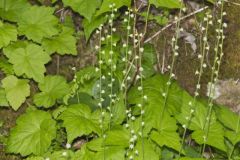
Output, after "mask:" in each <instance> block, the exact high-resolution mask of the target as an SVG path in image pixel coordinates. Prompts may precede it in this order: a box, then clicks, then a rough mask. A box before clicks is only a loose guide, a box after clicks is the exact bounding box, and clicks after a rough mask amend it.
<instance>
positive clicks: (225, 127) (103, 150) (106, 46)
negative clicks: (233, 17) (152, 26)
mask: <svg viewBox="0 0 240 160" xmlns="http://www.w3.org/2000/svg"><path fill="white" fill-rule="evenodd" d="M208 2H210V3H212V6H214V7H216V15H214V16H213V13H212V11H211V10H210V9H209V10H206V11H205V10H202V11H203V12H204V14H203V17H201V16H200V17H199V19H200V21H201V23H200V26H199V32H200V37H199V41H200V43H199V52H198V54H197V55H195V58H196V59H197V60H198V63H199V66H198V67H197V68H198V69H197V70H196V72H195V76H196V79H197V81H196V84H195V92H194V94H193V96H191V95H190V94H189V93H188V92H186V91H185V90H184V89H182V88H181V87H180V85H179V84H178V83H177V81H176V80H175V79H176V75H175V74H176V73H175V68H176V63H177V62H178V60H179V59H181V54H182V53H181V47H182V46H181V44H180V33H181V32H183V31H184V28H183V27H182V22H183V21H184V20H185V18H184V17H185V16H186V14H187V13H188V9H187V5H186V4H185V3H184V2H183V1H177V0H162V1H154V0H149V2H148V3H146V6H145V8H141V7H139V5H136V1H133V2H132V1H130V0H122V1H114V0H103V1H95V0H91V1H84V0H76V1H71V0H63V1H62V2H59V1H56V0H55V1H52V3H51V5H50V6H49V7H46V6H44V5H32V4H30V3H29V2H27V1H26V0H19V1H14V0H8V1H5V0H0V17H1V18H2V21H1V24H0V28H1V31H0V34H1V35H2V36H3V39H2V41H0V47H1V49H2V52H3V55H2V56H3V62H1V63H0V68H1V70H2V71H3V72H4V73H5V77H4V78H3V79H2V81H1V88H0V103H1V105H3V106H6V107H7V106H8V107H12V108H13V109H14V110H18V109H19V107H21V105H22V104H25V101H26V104H28V107H27V109H26V111H25V113H23V114H22V115H20V116H19V118H18V119H17V121H16V125H15V126H14V127H13V128H12V129H11V131H10V134H9V136H7V138H6V141H5V142H4V149H5V151H6V152H7V153H8V154H12V155H19V156H20V157H21V158H22V159H27V160H79V159H80V160H82V159H83V160H85V159H86V160H95V159H101V160H125V159H130V160H148V159H150V160H159V159H161V160H169V159H176V160H202V159H210V158H213V159H229V160H230V159H238V158H239V152H240V150H239V148H238V144H239V142H240V138H239V137H240V136H239V135H240V131H239V129H238V128H239V123H240V118H239V115H237V114H235V113H233V112H231V111H230V110H229V109H228V108H227V107H225V106H219V105H216V104H214V102H213V97H214V94H213V93H214V92H213V91H214V89H215V88H214V87H215V83H216V81H217V79H218V78H219V70H220V66H221V61H222V59H223V55H224V54H223V45H224V39H225V36H224V28H226V27H227V24H226V23H225V22H223V17H224V16H225V15H226V12H225V11H224V3H225V2H224V1H221V0H219V1H216V3H215V2H214V1H212V0H209V1H208ZM40 3H42V1H39V2H38V4H40ZM142 3H143V2H142ZM43 4H44V3H43ZM59 4H60V5H59ZM58 5H59V6H64V8H62V10H60V11H55V10H54V6H58ZM142 5H144V4H142ZM142 5H140V6H142ZM83 6H87V9H86V7H83ZM153 6H154V7H155V8H154V9H156V10H158V9H159V8H160V10H166V12H169V11H171V10H173V9H174V15H177V16H175V17H174V19H173V22H174V23H173V24H172V26H173V27H174V30H175V32H174V33H173V36H172V38H171V40H169V42H170V44H171V60H170V62H169V65H166V68H167V70H168V72H167V73H166V74H165V75H162V74H159V73H157V72H156V70H155V69H154V65H155V64H156V63H157V60H156V59H157V56H156V53H155V50H154V47H153V45H152V44H150V43H145V42H144V40H145V39H146V37H147V36H148V27H149V23H150V20H151V16H153V15H152V12H151V8H153ZM210 7H211V6H209V8H210ZM55 8H56V7H55ZM71 10H72V11H74V13H72V14H73V15H75V14H76V15H75V16H81V17H82V25H83V28H84V33H83V34H84V35H85V38H86V39H87V41H88V42H89V44H90V43H91V44H92V43H94V45H95V46H94V47H93V48H94V52H95V56H96V58H97V61H96V63H95V64H94V65H89V66H86V67H84V68H82V69H78V67H72V66H71V67H70V68H71V72H73V74H74V76H73V78H72V80H71V81H67V80H66V78H64V77H63V76H61V75H49V74H46V73H45V72H46V65H47V64H48V63H49V62H50V61H51V60H52V58H53V57H54V56H52V55H53V54H59V56H61V55H65V54H67V55H68V56H69V55H71V56H76V55H77V45H76V43H77V39H78V38H79V37H80V35H81V33H79V32H78V33H77V32H76V28H75V27H76V26H75V23H76V22H74V21H73V20H72V17H67V16H66V17H64V18H65V21H59V19H58V18H57V16H55V14H56V13H59V12H62V15H64V14H65V11H66V13H67V11H71ZM142 10H144V11H143V12H146V14H145V16H142V17H141V14H140V13H141V12H142ZM21 13H22V14H21ZM18 14H20V15H18ZM167 14H168V13H164V15H167ZM169 14H170V12H169ZM139 17H141V18H143V22H144V27H142V28H140V27H138V21H139V19H140V18H139ZM153 17H154V16H153ZM215 18H217V19H215ZM74 20H75V19H74ZM169 20H170V19H169ZM75 21H76V20H75ZM40 22H41V23H40ZM162 23H163V22H162ZM77 29H79V28H77ZM212 29H214V30H215V33H214V35H210V34H209V33H210V31H211V30H212ZM210 36H214V37H215V38H214V39H215V40H216V41H215V42H214V43H213V44H214V45H211V44H212V43H211V42H210V38H209V37H210ZM208 54H214V55H213V61H211V60H210V64H208V63H207V61H206V57H207V55H208ZM59 56H58V57H59ZM65 56H66V55H65ZM58 62H59V61H58ZM209 69H210V71H211V79H210V80H209V82H210V83H209V84H210V85H211V87H210V90H209V93H208V97H209V98H208V99H207V100H204V99H201V98H200V91H201V89H202V86H201V84H202V79H203V76H204V73H205V72H207V71H208V70H209ZM34 87H35V88H36V91H35V92H36V93H35V92H34V93H33V91H32V90H31V88H34Z"/></svg>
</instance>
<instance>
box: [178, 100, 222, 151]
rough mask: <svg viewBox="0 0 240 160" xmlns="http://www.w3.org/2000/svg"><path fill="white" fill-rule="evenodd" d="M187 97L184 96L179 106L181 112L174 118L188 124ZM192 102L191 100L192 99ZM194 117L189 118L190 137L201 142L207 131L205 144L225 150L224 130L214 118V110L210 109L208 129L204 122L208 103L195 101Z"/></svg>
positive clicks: (189, 108) (188, 108)
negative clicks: (183, 100)
mask: <svg viewBox="0 0 240 160" xmlns="http://www.w3.org/2000/svg"><path fill="white" fill-rule="evenodd" d="M183 98H184V97H183ZM189 101H192V100H188V98H185V105H182V107H181V110H182V111H181V114H179V115H177V116H176V118H177V119H178V121H179V122H180V123H181V124H182V125H186V124H188V123H189V122H188V118H189V116H190V112H191V108H192V107H191V106H190V105H189V104H188V103H189ZM192 103H193V101H192ZM192 105H193V106H195V112H194V117H192V119H191V123H190V125H189V126H188V128H189V129H190V130H193V133H192V138H193V139H194V140H196V142H197V143H199V144H203V143H204V137H206V135H207V132H208V138H206V140H207V141H206V144H208V145H211V146H213V147H216V148H218V149H220V150H222V151H226V147H225V144H224V131H223V126H221V125H220V123H219V122H218V121H217V120H216V115H215V112H214V111H212V114H211V119H210V124H209V130H208V129H207V128H208V127H207V126H208V125H207V124H206V123H207V122H206V117H207V116H208V109H209V108H208V107H209V106H208V105H207V103H206V102H204V101H196V102H195V104H192Z"/></svg>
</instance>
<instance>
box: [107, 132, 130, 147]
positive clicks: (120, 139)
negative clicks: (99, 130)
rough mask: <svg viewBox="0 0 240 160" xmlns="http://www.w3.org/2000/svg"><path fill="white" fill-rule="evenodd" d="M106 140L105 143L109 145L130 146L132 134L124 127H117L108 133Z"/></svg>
mask: <svg viewBox="0 0 240 160" xmlns="http://www.w3.org/2000/svg"><path fill="white" fill-rule="evenodd" d="M106 135H107V136H106V140H105V141H104V144H105V145H107V146H122V147H123V148H126V147H128V146H129V139H130V134H129V131H128V130H125V129H124V128H116V129H112V130H110V131H108V132H107V133H106Z"/></svg>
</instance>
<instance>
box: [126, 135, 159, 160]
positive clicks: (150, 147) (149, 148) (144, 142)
mask: <svg viewBox="0 0 240 160" xmlns="http://www.w3.org/2000/svg"><path fill="white" fill-rule="evenodd" d="M134 150H135V151H136V150H137V151H138V154H136V152H133V153H131V154H129V156H133V157H134V159H135V160H145V159H149V160H159V159H160V155H159V154H158V153H157V152H155V146H154V144H152V143H151V142H150V141H149V140H148V139H146V138H144V139H139V140H138V141H137V144H136V146H135V149H134Z"/></svg>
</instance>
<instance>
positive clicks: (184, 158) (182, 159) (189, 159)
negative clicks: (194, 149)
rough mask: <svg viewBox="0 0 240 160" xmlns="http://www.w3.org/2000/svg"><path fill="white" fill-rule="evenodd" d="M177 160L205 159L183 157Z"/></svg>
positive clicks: (200, 159) (201, 159)
mask: <svg viewBox="0 0 240 160" xmlns="http://www.w3.org/2000/svg"><path fill="white" fill-rule="evenodd" d="M175 160H205V158H192V157H181V158H176V159H175Z"/></svg>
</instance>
